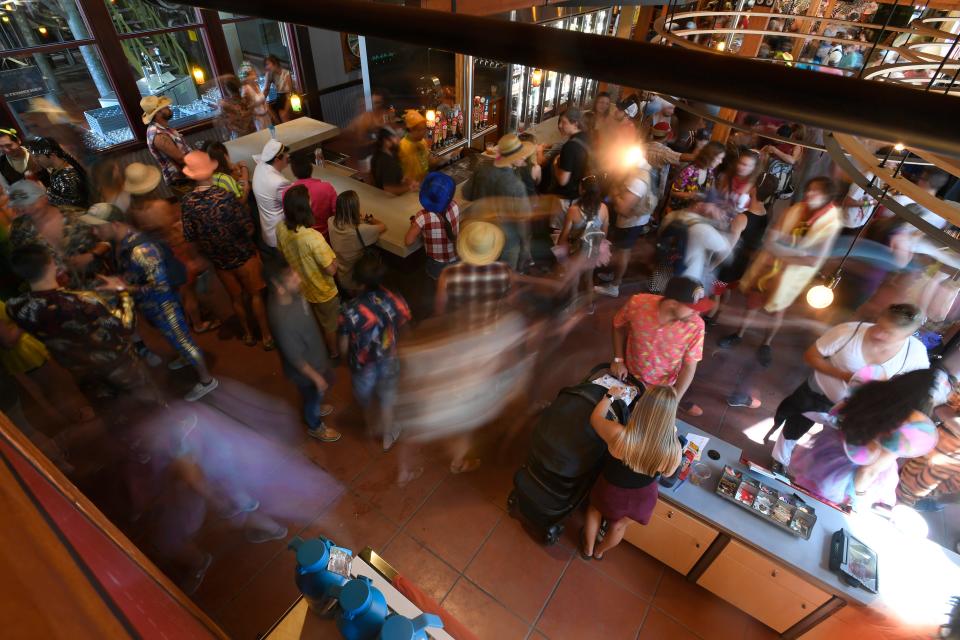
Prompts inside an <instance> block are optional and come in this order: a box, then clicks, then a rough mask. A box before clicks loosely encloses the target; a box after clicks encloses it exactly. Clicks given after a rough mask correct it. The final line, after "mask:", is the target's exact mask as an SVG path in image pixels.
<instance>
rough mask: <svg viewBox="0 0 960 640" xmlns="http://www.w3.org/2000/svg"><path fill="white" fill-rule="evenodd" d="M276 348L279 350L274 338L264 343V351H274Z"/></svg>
mask: <svg viewBox="0 0 960 640" xmlns="http://www.w3.org/2000/svg"><path fill="white" fill-rule="evenodd" d="M276 348H277V343H276V342H274V341H273V338H270V339H268V340H264V341H263V350H264V351H273V350H274V349H276Z"/></svg>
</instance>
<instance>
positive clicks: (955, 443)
mask: <svg viewBox="0 0 960 640" xmlns="http://www.w3.org/2000/svg"><path fill="white" fill-rule="evenodd" d="M954 389H956V386H955V385H954ZM958 400H960V397H958V395H957V392H956V391H955V390H954V391H952V392H951V393H950V395H949V396H948V398H947V404H945V405H941V406H939V407H937V408H936V409H934V415H933V416H931V417H932V418H934V420H935V421H936V422H937V446H936V447H935V448H934V449H933V450H932V451H930V452H928V453H927V454H925V455H923V456H920V457H917V458H911V459H910V460H907V462H906V464H904V465H903V466H902V467H901V468H900V484H898V485H897V499H898V500H900V502H904V503H906V504H908V505H911V506H912V507H914V508H915V509H916V510H917V511H940V510H942V509H943V502H947V501H950V502H953V501H956V500H957V498H958V497H960V419H958V415H957V408H958V407H960V405H958Z"/></svg>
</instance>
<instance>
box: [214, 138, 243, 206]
mask: <svg viewBox="0 0 960 640" xmlns="http://www.w3.org/2000/svg"><path fill="white" fill-rule="evenodd" d="M203 150H204V151H205V152H206V153H207V155H208V156H210V158H211V159H212V160H213V161H214V162H216V163H217V168H216V169H215V170H214V172H213V178H212V180H213V186H215V187H220V188H221V189H223V190H225V191H229V192H230V193H232V194H233V196H234V197H235V198H236V199H237V200H238V201H239V202H240V204H241V205H243V206H244V207H246V205H247V199H248V197H249V196H250V188H251V186H252V185H251V183H250V170H249V169H247V165H245V164H244V163H242V162H237V163H233V162H231V161H230V153H229V152H228V151H227V147H226V146H225V145H224V144H223V143H222V142H216V141H210V142H207V143H206V144H204V145H203Z"/></svg>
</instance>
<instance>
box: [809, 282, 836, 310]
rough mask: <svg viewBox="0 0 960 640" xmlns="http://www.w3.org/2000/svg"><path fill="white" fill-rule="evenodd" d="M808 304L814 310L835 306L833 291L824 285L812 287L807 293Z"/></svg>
mask: <svg viewBox="0 0 960 640" xmlns="http://www.w3.org/2000/svg"><path fill="white" fill-rule="evenodd" d="M807 304H808V305H810V306H811V307H813V308H814V309H826V308H827V307H829V306H830V305H831V304H833V289H831V288H830V287H828V286H826V285H822V284H818V285H817V286H815V287H810V290H809V291H807Z"/></svg>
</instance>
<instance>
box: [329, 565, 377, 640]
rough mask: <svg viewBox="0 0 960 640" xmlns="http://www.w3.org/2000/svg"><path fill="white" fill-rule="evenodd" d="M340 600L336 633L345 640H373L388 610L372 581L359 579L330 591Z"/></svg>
mask: <svg viewBox="0 0 960 640" xmlns="http://www.w3.org/2000/svg"><path fill="white" fill-rule="evenodd" d="M331 593H332V594H333V595H336V596H337V597H338V598H339V600H340V612H339V613H338V614H337V629H338V630H339V631H340V635H342V636H343V637H344V638H346V640H376V638H377V636H378V635H379V634H380V628H381V627H383V623H384V622H385V621H386V619H387V615H388V614H389V613H390V610H389V609H388V608H387V599H386V598H385V597H384V596H383V594H382V593H381V592H380V590H379V589H377V588H376V587H374V586H373V581H372V580H371V579H370V578H368V577H366V576H360V577H358V578H354V579H353V580H350V581H349V582H347V583H346V584H344V585H343V586H342V587H341V586H337V587H334V588H333V589H331Z"/></svg>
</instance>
